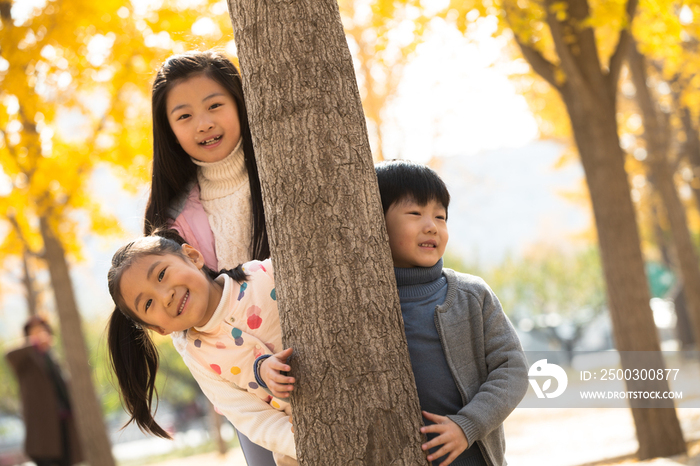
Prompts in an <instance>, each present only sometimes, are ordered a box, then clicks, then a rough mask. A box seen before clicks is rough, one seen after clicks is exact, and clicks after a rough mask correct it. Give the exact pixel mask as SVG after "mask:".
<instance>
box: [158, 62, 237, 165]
mask: <svg viewBox="0 0 700 466" xmlns="http://www.w3.org/2000/svg"><path fill="white" fill-rule="evenodd" d="M166 111H167V113H168V115H167V116H168V122H169V123H170V128H172V130H173V133H174V134H175V137H176V138H177V142H178V144H180V145H181V146H182V148H183V149H184V150H185V152H187V154H188V155H189V156H190V157H192V158H195V159H197V160H199V161H200V162H218V161H219V160H223V159H224V158H226V156H227V155H229V154H230V153H231V152H232V151H233V149H235V148H236V146H237V145H238V141H239V140H240V139H241V124H240V120H239V119H238V106H237V105H236V101H235V100H233V97H232V96H231V94H229V93H228V91H227V90H226V89H225V88H224V87H223V86H222V85H221V84H219V83H218V82H216V81H214V80H213V79H211V78H209V77H207V76H206V75H204V74H200V75H196V76H192V77H190V78H187V79H185V80H184V81H181V82H178V83H177V84H175V85H174V86H173V87H172V88H171V89H170V90H169V91H168V95H167V98H166Z"/></svg>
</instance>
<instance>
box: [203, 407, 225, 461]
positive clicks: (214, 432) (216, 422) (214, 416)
mask: <svg viewBox="0 0 700 466" xmlns="http://www.w3.org/2000/svg"><path fill="white" fill-rule="evenodd" d="M207 417H208V418H209V433H210V434H211V436H212V439H213V440H214V443H216V451H218V452H219V454H220V455H225V454H226V452H227V451H228V447H227V446H226V441H225V440H224V438H223V437H222V436H221V426H222V424H223V420H222V418H221V414H219V413H217V412H216V408H214V405H213V404H211V403H209V402H208V401H207Z"/></svg>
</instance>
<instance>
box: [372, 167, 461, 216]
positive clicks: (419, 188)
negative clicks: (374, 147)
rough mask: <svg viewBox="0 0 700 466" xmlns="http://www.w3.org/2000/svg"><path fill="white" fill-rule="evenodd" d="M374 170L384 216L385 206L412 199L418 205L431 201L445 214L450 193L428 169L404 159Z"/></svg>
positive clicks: (432, 171) (386, 208)
mask: <svg viewBox="0 0 700 466" xmlns="http://www.w3.org/2000/svg"><path fill="white" fill-rule="evenodd" d="M374 169H375V171H376V172H377V182H378V183H379V195H380V196H381V198H382V208H383V209H384V215H386V211H387V210H389V207H391V206H392V205H394V204H396V203H397V202H399V201H404V200H412V201H414V202H415V203H416V204H419V205H425V204H427V203H428V202H430V201H432V200H435V201H437V202H439V203H441V204H442V205H443V206H444V207H445V211H446V213H447V208H448V207H449V205H450V193H449V191H448V190H447V186H445V182H444V181H442V179H441V178H440V176H439V175H438V174H437V173H436V172H435V170H433V169H432V168H430V167H428V166H427V165H422V164H419V163H415V162H410V161H408V160H389V161H386V162H380V163H378V164H377V165H375V167H374Z"/></svg>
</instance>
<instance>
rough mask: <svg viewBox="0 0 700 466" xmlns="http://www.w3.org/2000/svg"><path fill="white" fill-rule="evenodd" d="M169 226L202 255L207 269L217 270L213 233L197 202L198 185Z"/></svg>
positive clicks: (199, 202)
mask: <svg viewBox="0 0 700 466" xmlns="http://www.w3.org/2000/svg"><path fill="white" fill-rule="evenodd" d="M169 226H170V228H173V229H174V230H177V232H178V233H180V236H182V237H183V238H184V239H185V241H187V244H189V245H190V246H192V247H193V248H195V249H196V250H197V251H199V252H201V253H202V255H203V256H204V263H205V264H206V265H207V267H209V268H210V269H211V270H214V271H218V270H219V267H218V261H217V259H216V246H215V245H216V243H215V242H214V233H212V231H211V227H210V226H209V218H208V217H207V213H206V212H205V211H204V206H203V205H202V202H201V201H200V200H199V185H198V184H197V183H195V184H194V186H193V187H192V189H191V190H190V193H189V194H188V195H187V200H186V201H185V205H184V207H183V209H182V211H180V213H179V214H178V216H177V218H176V219H175V220H171V223H170V224H169Z"/></svg>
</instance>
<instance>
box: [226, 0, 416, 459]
mask: <svg viewBox="0 0 700 466" xmlns="http://www.w3.org/2000/svg"><path fill="white" fill-rule="evenodd" d="M229 8H230V12H231V19H232V23H233V29H234V33H235V38H236V44H237V46H238V52H239V58H240V62H241V69H242V76H243V88H244V90H245V96H246V102H247V109H248V115H249V119H250V126H251V130H252V134H253V144H254V146H255V153H256V157H257V160H258V166H259V170H260V179H261V182H262V187H263V201H264V204H265V212H266V218H267V222H268V223H267V225H268V232H269V236H270V246H271V251H272V257H273V261H274V265H275V280H276V283H277V297H278V298H279V302H280V305H279V308H280V318H281V322H282V328H283V330H284V334H285V344H286V345H289V346H292V347H293V348H294V351H295V354H294V357H293V361H292V368H293V373H294V375H295V377H296V378H297V389H295V391H294V394H293V396H292V400H291V401H292V406H293V409H294V424H295V432H296V434H295V438H296V445H297V454H298V457H299V461H300V463H301V464H302V465H320V464H333V465H335V464H348V465H372V466H375V465H414V464H426V460H425V456H424V454H423V452H422V450H421V448H420V445H421V441H422V438H421V435H420V432H419V428H420V426H421V415H420V407H419V403H418V397H417V394H416V389H415V383H414V380H413V374H412V372H411V364H410V360H409V356H408V348H407V345H406V340H405V336H404V331H403V321H402V318H401V310H400V306H399V300H398V294H397V291H396V285H395V278H394V271H393V265H392V260H391V255H390V252H389V247H388V241H387V235H386V228H385V225H384V218H383V215H382V208H381V204H380V201H379V192H378V189H377V183H376V176H375V174H374V167H373V163H372V156H371V153H370V150H369V143H368V140H367V130H366V127H365V117H364V115H363V113H362V106H361V103H360V96H359V92H358V89H357V84H356V81H355V76H354V71H353V65H352V60H351V56H350V52H349V50H348V48H347V43H346V40H345V36H344V33H343V28H342V24H341V20H340V15H339V12H338V5H337V2H336V1H335V0H314V1H306V2H259V1H254V0H230V1H229ZM276 350H277V349H276Z"/></svg>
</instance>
